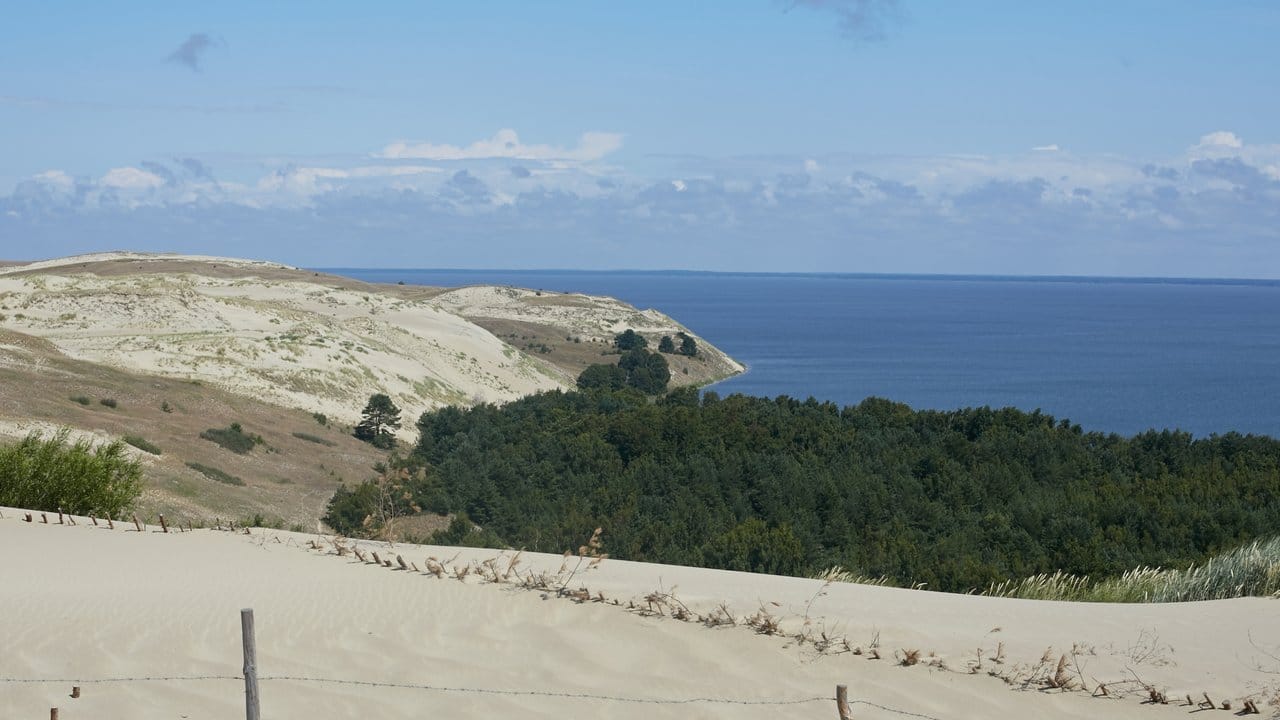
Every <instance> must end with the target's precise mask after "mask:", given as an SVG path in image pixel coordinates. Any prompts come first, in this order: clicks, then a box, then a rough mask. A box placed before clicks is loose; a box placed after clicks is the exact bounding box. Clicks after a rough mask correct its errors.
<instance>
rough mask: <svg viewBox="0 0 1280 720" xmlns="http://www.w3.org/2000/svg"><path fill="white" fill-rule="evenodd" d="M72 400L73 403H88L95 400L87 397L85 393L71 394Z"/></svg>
mask: <svg viewBox="0 0 1280 720" xmlns="http://www.w3.org/2000/svg"><path fill="white" fill-rule="evenodd" d="M71 402H73V403H80V404H81V405H88V404H89V403H91V402H93V401H92V400H90V399H89V398H87V397H85V396H84V395H72V396H71Z"/></svg>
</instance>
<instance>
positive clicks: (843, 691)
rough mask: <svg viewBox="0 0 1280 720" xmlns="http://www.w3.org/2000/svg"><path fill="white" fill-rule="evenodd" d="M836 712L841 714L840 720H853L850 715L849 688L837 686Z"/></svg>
mask: <svg viewBox="0 0 1280 720" xmlns="http://www.w3.org/2000/svg"><path fill="white" fill-rule="evenodd" d="M836 712H838V713H840V720H851V718H852V717H853V716H852V715H850V714H849V688H848V686H846V685H837V686H836Z"/></svg>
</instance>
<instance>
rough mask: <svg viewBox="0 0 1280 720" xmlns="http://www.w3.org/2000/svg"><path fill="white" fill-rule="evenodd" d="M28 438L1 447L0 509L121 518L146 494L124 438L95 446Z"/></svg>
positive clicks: (62, 434)
mask: <svg viewBox="0 0 1280 720" xmlns="http://www.w3.org/2000/svg"><path fill="white" fill-rule="evenodd" d="M67 436H68V433H67V431H65V430H63V431H61V432H59V433H58V434H56V435H54V436H53V437H51V438H45V437H43V436H41V434H40V433H32V434H30V435H28V436H27V437H26V438H25V439H23V440H22V442H20V443H18V444H16V445H10V446H7V447H0V505H9V506H12V507H20V508H29V509H32V510H57V509H58V508H62V509H63V510H64V511H66V512H70V513H76V514H81V515H88V514H95V515H105V516H119V515H120V514H121V513H122V512H124V511H125V510H126V509H128V508H130V507H132V506H133V504H134V503H135V502H136V501H137V499H138V496H139V495H141V494H142V466H141V465H140V464H139V463H138V461H137V460H132V459H130V458H129V457H128V455H127V454H126V453H125V450H124V443H122V442H120V441H119V440H117V441H115V442H112V443H106V444H100V445H98V446H97V447H94V446H92V444H91V443H89V442H88V441H86V440H81V441H78V442H76V443H74V444H72V443H70V442H68V440H67Z"/></svg>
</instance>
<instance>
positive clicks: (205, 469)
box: [187, 462, 244, 485]
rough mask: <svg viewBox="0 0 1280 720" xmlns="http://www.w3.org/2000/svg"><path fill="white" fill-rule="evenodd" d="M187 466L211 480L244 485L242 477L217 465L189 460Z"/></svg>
mask: <svg viewBox="0 0 1280 720" xmlns="http://www.w3.org/2000/svg"><path fill="white" fill-rule="evenodd" d="M187 467H189V468H191V469H192V470H195V471H196V472H198V473H200V474H202V475H204V476H205V477H207V478H209V479H210V480H217V481H218V482H220V483H226V484H227V485H244V481H243V480H241V479H240V478H238V477H236V476H235V475H232V474H230V473H226V472H223V471H221V470H219V469H218V468H216V467H209V466H208V465H201V464H200V463H198V462H189V463H187Z"/></svg>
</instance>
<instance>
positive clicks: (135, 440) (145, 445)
mask: <svg viewBox="0 0 1280 720" xmlns="http://www.w3.org/2000/svg"><path fill="white" fill-rule="evenodd" d="M124 441H125V442H127V443H129V444H130V445H132V446H134V447H136V448H138V449H139V450H141V451H142V452H145V453H151V454H152V455H159V454H161V453H160V446H159V445H156V444H155V443H153V442H151V441H150V440H147V439H146V438H142V437H138V436H137V435H125V436H124Z"/></svg>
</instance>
